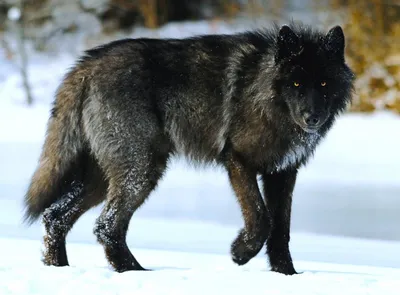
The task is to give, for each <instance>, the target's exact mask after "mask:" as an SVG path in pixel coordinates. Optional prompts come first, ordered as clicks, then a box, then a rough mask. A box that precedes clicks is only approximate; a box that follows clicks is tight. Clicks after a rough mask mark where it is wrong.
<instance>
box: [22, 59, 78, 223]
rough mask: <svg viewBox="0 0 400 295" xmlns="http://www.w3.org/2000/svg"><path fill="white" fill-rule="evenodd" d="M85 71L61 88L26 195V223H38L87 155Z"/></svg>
mask: <svg viewBox="0 0 400 295" xmlns="http://www.w3.org/2000/svg"><path fill="white" fill-rule="evenodd" d="M84 74H85V73H84V70H82V68H81V69H79V67H78V66H77V67H75V68H74V69H72V70H71V71H70V72H69V73H68V74H67V75H66V76H65V78H64V80H63V83H62V84H61V86H60V87H59V89H58V91H57V94H56V99H55V103H54V107H53V109H52V112H51V116H50V119H49V121H48V125H47V132H46V138H45V142H44V145H43V149H42V153H41V155H40V159H39V163H38V167H37V169H36V171H35V172H34V174H33V176H32V179H31V182H30V185H29V188H28V191H27V193H26V195H25V200H24V204H25V214H24V221H25V222H26V223H28V224H32V223H33V222H35V221H36V220H37V219H38V218H39V216H40V215H41V214H42V213H43V212H44V210H45V209H46V208H47V207H49V206H50V205H51V204H52V203H54V202H55V201H57V199H58V198H59V197H60V194H61V191H62V187H63V186H65V185H66V183H68V182H69V183H70V182H71V181H72V180H74V178H75V177H76V175H77V172H78V171H77V170H76V169H83V167H82V166H83V163H81V164H82V165H79V161H80V158H81V156H82V154H84V147H83V131H82V130H83V128H82V126H81V118H82V102H83V100H84V97H85V96H86V81H85V75H84Z"/></svg>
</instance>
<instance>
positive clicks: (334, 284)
mask: <svg viewBox="0 0 400 295" xmlns="http://www.w3.org/2000/svg"><path fill="white" fill-rule="evenodd" d="M212 30H214V31H212ZM216 30H217V32H221V33H227V32H229V31H231V28H230V27H229V26H228V25H227V24H224V23H221V24H220V25H219V27H218V26H217V29H216ZM211 32H216V31H215V28H214V29H211V25H209V24H208V23H206V22H199V23H185V24H184V25H177V24H168V25H166V26H164V27H163V28H161V29H160V30H157V31H151V30H144V29H140V28H139V29H137V30H136V31H135V33H134V34H133V36H164V37H171V36H172V37H177V36H181V37H184V36H188V35H192V34H197V33H211ZM64 45H65V44H60V46H61V47H62V46H64ZM74 46H76V48H81V46H82V45H81V44H74ZM75 58H76V56H74V55H70V54H67V53H64V54H59V55H57V56H51V55H48V56H44V55H40V54H36V53H33V52H31V53H30V67H29V78H30V82H31V84H32V85H33V96H34V98H35V100H36V104H35V105H34V106H32V107H27V106H26V105H25V104H24V93H23V87H22V82H21V78H20V76H19V73H18V68H17V67H16V65H15V64H13V63H12V62H11V61H9V60H6V59H5V58H4V57H3V55H2V52H1V51H0V63H1V67H0V253H1V254H0V294H2V295H3V294H4V295H8V294H28V295H29V294H41V295H46V294H52V295H53V294H90V293H93V294H148V295H152V294H185V295H186V294H221V293H224V292H226V293H229V294H232V295H234V294H244V292H246V293H261V294H296V295H302V294H307V295H314V294H327V295H329V294H335V295H337V294H343V295H344V294H352V295H354V294H369V295H372V294H373V295H375V294H379V295H380V294H385V295H387V294H399V290H400V256H399V255H398V251H399V249H400V231H399V226H398V225H399V224H400V217H399V216H400V214H399V208H400V199H399V192H400V170H399V168H398V167H399V166H400V157H398V148H399V146H400V136H398V134H399V130H400V118H399V116H396V115H394V114H391V113H387V112H385V113H383V112H381V113H374V114H368V115H365V114H346V115H344V116H342V117H341V118H340V119H339V120H338V121H337V123H336V124H335V126H334V128H333V129H332V131H331V132H330V133H329V134H328V136H327V138H326V139H324V140H323V142H322V143H321V145H320V146H319V147H318V148H317V150H316V152H315V156H314V158H313V159H311V160H310V161H309V164H308V165H307V167H306V168H303V169H302V170H301V171H300V174H299V178H298V181H297V185H296V189H295V193H294V202H293V219H292V232H293V234H292V238H291V244H290V247H291V252H292V256H293V260H294V265H295V268H296V270H297V271H299V272H303V273H302V274H300V275H297V276H292V277H286V276H283V275H280V274H276V273H272V272H269V271H268V270H269V266H268V263H267V259H266V257H265V255H264V252H265V251H264V250H261V252H260V254H259V255H258V256H257V257H256V258H254V259H253V260H251V261H250V262H249V263H248V264H246V265H244V266H242V267H239V266H237V265H235V264H234V263H233V262H232V260H231V257H230V255H229V250H230V245H231V242H232V241H233V239H234V238H235V237H236V235H237V233H238V230H239V229H240V228H241V227H242V219H241V214H240V210H239V207H238V205H237V204H236V202H235V200H234V197H233V195H232V193H233V192H232V190H231V188H230V185H229V182H228V179H227V176H226V173H225V172H223V171H221V170H219V169H213V168H202V169H200V170H199V169H194V168H193V167H191V166H188V165H186V164H183V162H182V161H180V160H179V159H177V160H176V161H174V162H173V163H171V165H170V167H169V169H168V172H167V173H166V176H165V177H164V179H163V180H162V182H161V183H160V185H159V187H158V188H157V190H156V192H155V193H154V194H153V195H152V196H151V197H150V199H149V201H148V202H146V204H145V205H144V206H143V207H142V208H141V209H140V210H139V211H138V212H137V214H135V215H134V217H133V218H132V221H131V224H130V228H129V232H128V236H127V242H128V245H129V247H130V249H131V250H132V253H133V254H134V255H135V257H136V258H137V259H138V261H139V262H140V263H141V265H142V266H143V267H145V268H150V269H153V270H154V271H152V272H127V273H122V274H119V273H116V272H113V271H112V270H111V269H110V267H109V266H108V265H107V262H106V260H105V256H104V252H103V248H102V246H101V245H99V244H98V243H97V242H96V237H95V235H93V226H94V223H95V220H96V218H98V216H99V214H100V212H101V207H98V208H95V209H92V210H90V211H89V212H87V214H85V215H84V216H83V217H81V219H80V220H79V221H78V222H77V223H76V225H75V226H74V228H73V229H72V231H71V233H70V235H69V236H68V238H67V252H68V258H69V262H70V265H71V267H64V268H55V267H46V266H43V264H42V262H41V250H42V249H43V244H42V236H43V225H42V224H41V223H37V224H34V225H33V226H32V227H29V228H27V227H25V226H23V225H22V224H21V221H22V200H23V196H24V193H25V191H26V188H27V185H28V182H29V180H30V177H31V175H32V173H33V171H34V169H35V168H36V165H37V161H38V159H39V155H40V150H41V145H42V143H43V139H44V135H45V130H46V124H47V119H48V116H49V112H50V108H51V101H52V99H53V95H54V93H55V90H56V88H57V86H58V84H59V82H60V80H61V78H62V76H63V74H64V73H65V72H66V70H67V69H68V68H69V67H70V66H71V65H72V64H73V63H74V60H75ZM298 153H299V151H293V154H295V155H297V154H298ZM300 153H301V152H300ZM291 158H292V157H291V156H290V155H288V161H291Z"/></svg>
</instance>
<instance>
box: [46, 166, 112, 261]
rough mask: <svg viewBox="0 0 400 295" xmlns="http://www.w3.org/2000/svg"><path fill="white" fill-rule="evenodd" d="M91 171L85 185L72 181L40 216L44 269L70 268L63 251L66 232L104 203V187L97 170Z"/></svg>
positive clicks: (92, 168) (64, 249) (92, 169)
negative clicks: (50, 267) (53, 267)
mask: <svg viewBox="0 0 400 295" xmlns="http://www.w3.org/2000/svg"><path fill="white" fill-rule="evenodd" d="M90 167H91V171H90V173H88V174H87V175H86V179H85V181H84V183H82V182H81V181H73V182H72V183H71V184H70V186H69V187H68V188H67V190H66V192H65V193H64V194H63V195H62V196H61V198H60V199H59V200H58V201H57V202H55V203H53V204H52V205H51V206H50V207H49V208H47V209H46V210H45V211H44V213H43V224H44V227H45V236H44V246H45V250H44V253H43V262H44V264H46V265H53V266H67V265H69V263H68V258H67V252H66V248H65V239H66V236H67V234H68V232H69V231H70V230H71V228H72V226H73V225H74V223H75V222H76V221H77V220H78V219H79V217H80V216H82V215H83V214H84V213H85V212H86V211H88V210H89V209H90V208H92V207H94V206H96V205H98V204H100V203H101V202H102V201H103V200H104V199H105V196H106V185H107V183H106V182H105V181H104V178H103V176H102V173H101V171H100V170H99V168H98V167H96V166H93V165H92V166H90Z"/></svg>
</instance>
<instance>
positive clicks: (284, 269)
mask: <svg viewBox="0 0 400 295" xmlns="http://www.w3.org/2000/svg"><path fill="white" fill-rule="evenodd" d="M296 176H297V169H293V170H287V171H283V172H275V173H272V174H268V173H265V174H263V177H262V178H263V183H264V198H265V203H266V206H267V208H269V210H270V212H271V214H272V219H273V222H272V230H271V235H270V237H269V239H268V240H267V254H268V256H269V261H270V265H271V270H272V271H276V272H279V273H283V274H286V275H292V274H296V271H295V269H294V266H293V261H292V257H291V254H290V250H289V241H290V219H291V209H292V208H291V207H292V194H293V189H294V186H295V182H296Z"/></svg>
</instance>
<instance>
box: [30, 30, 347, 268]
mask: <svg viewBox="0 0 400 295" xmlns="http://www.w3.org/2000/svg"><path fill="white" fill-rule="evenodd" d="M344 43H345V41H344V35H343V32H342V29H341V28H340V27H338V26H337V27H334V28H332V29H331V30H329V32H327V33H324V32H321V31H317V30H315V29H312V28H310V27H307V26H303V25H294V24H291V25H290V27H289V26H282V27H278V26H274V27H273V28H272V29H268V30H262V31H261V30H260V31H255V32H245V33H238V34H233V35H208V36H197V37H192V38H187V39H158V40H157V39H125V40H119V41H115V42H112V43H109V44H106V45H104V46H100V47H97V48H94V49H92V50H89V51H87V52H86V55H85V56H84V57H82V58H81V60H80V61H79V62H78V63H77V65H75V66H74V67H73V69H72V70H71V71H70V72H69V73H68V74H67V75H66V77H65V79H64V80H63V82H62V84H61V86H60V87H59V90H58V92H57V97H56V100H55V103H54V109H53V112H52V114H51V117H50V120H49V125H48V132H47V136H46V141H45V143H44V147H43V152H42V155H41V158H40V162H39V166H38V168H37V170H36V171H35V173H34V175H33V178H32V182H31V184H30V187H29V189H28V192H27V195H26V207H27V208H26V215H25V216H26V218H27V220H29V221H30V222H33V221H35V220H36V219H37V218H38V217H39V216H40V215H41V214H42V213H43V221H44V224H45V228H46V236H45V237H44V240H45V245H46V249H45V253H44V262H45V263H46V264H49V265H59V266H61V265H68V259H67V255H66V250H65V237H66V235H67V233H68V231H69V230H70V229H71V227H72V226H73V224H74V222H75V221H76V220H77V219H78V218H79V217H80V216H81V215H82V214H84V213H85V212H86V211H87V210H88V209H89V208H91V207H93V206H95V205H98V204H99V203H101V202H102V201H104V200H106V203H105V206H104V209H103V211H102V213H101V215H100V216H99V218H98V219H97V221H96V225H95V229H94V233H95V234H96V236H97V239H98V241H99V242H100V243H101V244H102V245H103V246H104V249H105V253H106V256H107V258H108V261H109V262H110V264H111V265H112V266H113V267H114V268H115V270H117V271H119V272H122V271H126V270H141V269H143V268H142V267H141V266H140V264H139V263H138V261H136V259H135V258H134V256H133V255H132V254H131V252H130V251H129V249H128V247H127V245H126V241H125V237H126V233H127V230H128V225H129V222H130V219H131V217H132V215H133V213H134V212H135V210H136V209H137V208H138V207H139V206H140V205H141V204H142V203H143V202H144V201H145V199H146V198H147V197H148V196H149V194H150V193H151V192H152V191H153V190H154V188H155V187H156V185H157V183H158V181H159V180H160V178H161V177H162V175H163V173H164V171H165V170H166V166H167V162H168V160H169V159H170V156H171V155H184V156H186V157H187V158H188V159H189V160H190V161H192V162H195V163H217V164H220V165H222V166H223V167H225V168H226V170H227V172H228V175H229V179H230V183H231V185H232V188H233V190H234V193H235V195H236V197H237V200H238V202H239V204H240V207H241V210H242V213H243V218H244V228H243V229H242V230H241V231H240V232H239V235H238V237H237V238H236V239H235V241H234V242H233V244H232V247H231V253H232V258H233V260H234V261H235V262H236V263H237V264H239V265H242V264H245V263H247V262H248V261H249V260H250V259H251V258H252V257H254V256H255V255H256V254H257V253H258V252H259V251H260V250H261V248H262V247H263V245H264V244H266V246H267V253H268V256H269V260H270V265H271V268H272V270H274V271H277V272H281V273H284V274H294V273H296V272H295V269H294V267H293V263H292V259H291V255H290V251H289V240H290V213H291V202H292V192H293V189H294V186H295V182H296V176H297V171H298V169H299V167H301V166H302V165H304V164H306V162H307V160H308V159H309V158H310V156H311V155H312V154H313V152H314V150H315V148H316V146H317V145H318V143H319V142H320V141H321V139H322V138H323V137H324V136H325V134H326V133H327V131H328V130H329V128H330V127H331V126H332V124H333V123H334V120H335V118H336V116H337V115H338V114H340V113H341V112H342V111H343V110H344V109H345V107H346V104H347V103H349V102H350V100H351V93H352V88H353V79H354V77H353V73H352V71H351V70H350V69H349V68H348V66H347V65H346V64H345V59H344ZM258 175H260V176H261V179H262V181H263V188H262V193H261V192H260V189H259V187H258V183H257V176H258Z"/></svg>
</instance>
